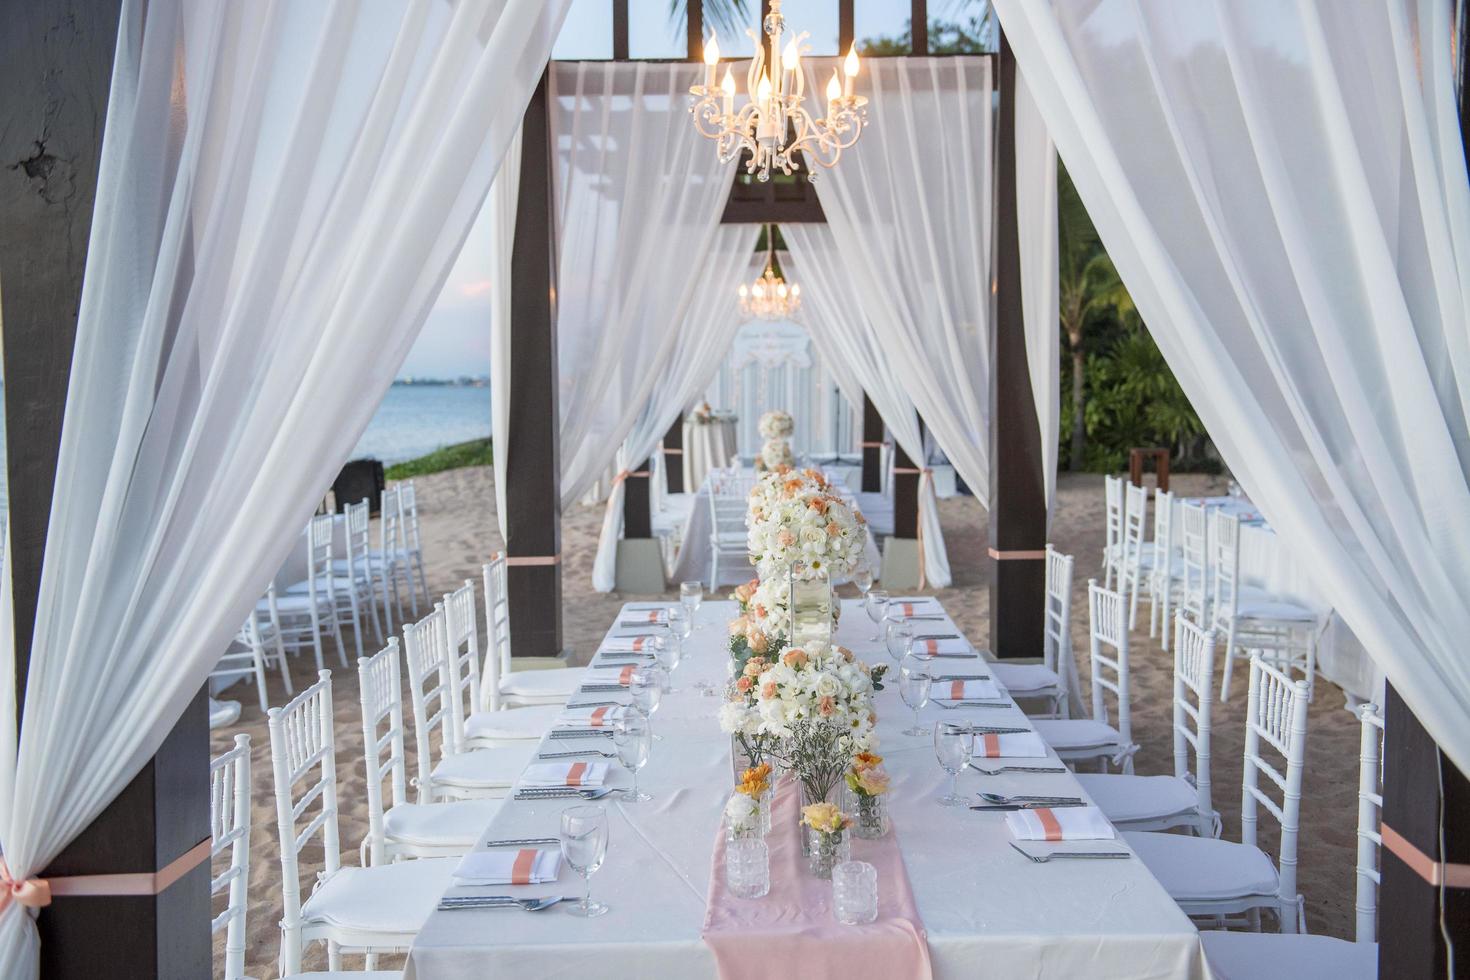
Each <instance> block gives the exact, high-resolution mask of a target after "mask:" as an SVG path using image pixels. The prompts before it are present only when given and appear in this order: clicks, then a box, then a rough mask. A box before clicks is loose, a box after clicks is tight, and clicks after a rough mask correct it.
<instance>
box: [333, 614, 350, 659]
mask: <svg viewBox="0 0 1470 980" xmlns="http://www.w3.org/2000/svg"><path fill="white" fill-rule="evenodd" d="M331 612H332V642H334V643H335V644H337V659H338V660H340V661H342V666H343V667H346V666H347V649H346V647H345V645H344V644H343V643H342V614H341V612H340V611H339V610H338V608H337V606H336V604H335V603H334V604H333V606H332V610H331Z"/></svg>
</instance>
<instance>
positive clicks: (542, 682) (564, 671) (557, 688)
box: [500, 667, 582, 698]
mask: <svg viewBox="0 0 1470 980" xmlns="http://www.w3.org/2000/svg"><path fill="white" fill-rule="evenodd" d="M581 682H582V668H580V667H553V668H551V669H550V670H512V671H510V672H509V673H507V674H501V675H500V693H501V694H522V695H526V696H528V697H538V698H548V697H557V698H568V697H571V695H572V692H573V691H575V690H576V689H577V685H579V684H580V683H581Z"/></svg>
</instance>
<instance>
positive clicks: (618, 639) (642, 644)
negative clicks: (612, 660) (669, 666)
mask: <svg viewBox="0 0 1470 980" xmlns="http://www.w3.org/2000/svg"><path fill="white" fill-rule="evenodd" d="M601 652H602V653H652V652H653V637H652V636H610V637H608V638H607V639H606V640H605V641H603V644H602V648H601Z"/></svg>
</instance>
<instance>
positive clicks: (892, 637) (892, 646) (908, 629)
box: [887, 619, 914, 663]
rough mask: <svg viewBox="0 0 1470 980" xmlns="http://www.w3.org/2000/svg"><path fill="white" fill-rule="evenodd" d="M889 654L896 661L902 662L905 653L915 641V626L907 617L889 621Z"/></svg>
mask: <svg viewBox="0 0 1470 980" xmlns="http://www.w3.org/2000/svg"><path fill="white" fill-rule="evenodd" d="M887 639H888V655H889V656H890V657H892V658H893V662H894V663H902V662H903V658H904V655H905V654H907V653H908V652H909V647H910V646H911V645H912V644H913V642H914V628H913V627H912V626H910V625H909V621H908V620H906V619H891V620H889V621H888V638H887Z"/></svg>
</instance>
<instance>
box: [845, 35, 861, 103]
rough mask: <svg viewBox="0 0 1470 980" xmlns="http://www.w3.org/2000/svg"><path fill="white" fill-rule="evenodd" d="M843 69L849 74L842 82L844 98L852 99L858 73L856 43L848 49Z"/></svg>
mask: <svg viewBox="0 0 1470 980" xmlns="http://www.w3.org/2000/svg"><path fill="white" fill-rule="evenodd" d="M842 71H843V73H844V74H845V75H846V76H847V78H846V79H845V80H844V82H843V84H842V97H843V98H844V99H850V98H852V87H853V84H854V83H855V82H856V81H857V73H858V56H857V45H856V44H854V45H853V46H852V47H850V48H848V49H847V58H846V60H844V61H843V62H842Z"/></svg>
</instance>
